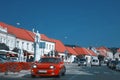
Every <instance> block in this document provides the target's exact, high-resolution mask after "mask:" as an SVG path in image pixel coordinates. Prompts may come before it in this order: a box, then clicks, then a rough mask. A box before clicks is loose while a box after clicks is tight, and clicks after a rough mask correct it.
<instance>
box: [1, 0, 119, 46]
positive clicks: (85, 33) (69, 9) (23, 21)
mask: <svg viewBox="0 0 120 80" xmlns="http://www.w3.org/2000/svg"><path fill="white" fill-rule="evenodd" d="M0 22H4V23H6V24H10V25H13V26H16V27H19V28H23V29H27V30H30V31H32V29H33V28H34V29H35V31H37V30H38V31H39V33H41V34H45V35H46V36H48V37H49V38H54V39H58V40H61V41H62V42H63V43H64V44H71V45H79V46H82V47H89V46H95V47H98V46H106V47H120V0H0Z"/></svg>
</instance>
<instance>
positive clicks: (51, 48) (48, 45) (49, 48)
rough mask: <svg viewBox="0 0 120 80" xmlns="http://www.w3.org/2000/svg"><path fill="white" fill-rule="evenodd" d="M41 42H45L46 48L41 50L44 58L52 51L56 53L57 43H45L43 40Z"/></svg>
mask: <svg viewBox="0 0 120 80" xmlns="http://www.w3.org/2000/svg"><path fill="white" fill-rule="evenodd" d="M41 42H45V48H41V49H40V52H41V53H42V56H43V55H44V54H48V53H49V52H50V51H54V50H55V43H53V42H48V41H43V40H41Z"/></svg>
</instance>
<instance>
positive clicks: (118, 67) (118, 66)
mask: <svg viewBox="0 0 120 80" xmlns="http://www.w3.org/2000/svg"><path fill="white" fill-rule="evenodd" d="M116 70H118V71H120V61H119V62H118V64H117V65H116Z"/></svg>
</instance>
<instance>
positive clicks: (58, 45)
mask: <svg viewBox="0 0 120 80" xmlns="http://www.w3.org/2000/svg"><path fill="white" fill-rule="evenodd" d="M51 40H52V41H53V42H54V43H55V50H56V51H57V52H60V53H64V52H65V51H66V48H65V46H64V44H63V43H62V42H61V41H60V40H56V39H51Z"/></svg>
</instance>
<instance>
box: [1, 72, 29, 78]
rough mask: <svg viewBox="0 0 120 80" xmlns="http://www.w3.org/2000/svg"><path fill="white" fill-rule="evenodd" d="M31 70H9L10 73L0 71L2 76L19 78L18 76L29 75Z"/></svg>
mask: <svg viewBox="0 0 120 80" xmlns="http://www.w3.org/2000/svg"><path fill="white" fill-rule="evenodd" d="M29 74H30V70H22V71H20V72H15V73H13V72H8V74H5V73H0V77H12V78H18V77H23V76H25V75H29Z"/></svg>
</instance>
